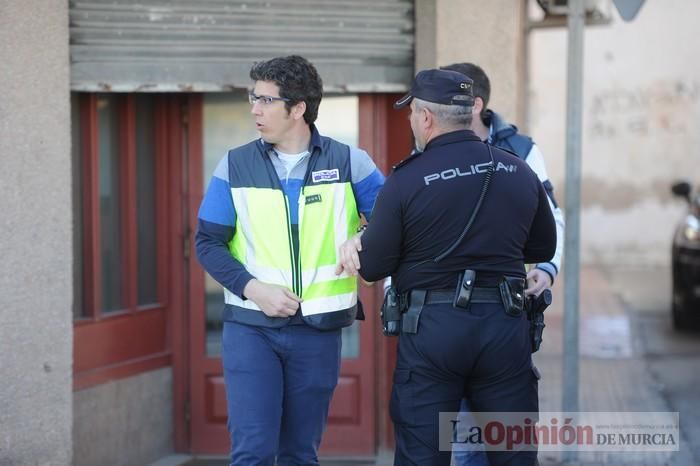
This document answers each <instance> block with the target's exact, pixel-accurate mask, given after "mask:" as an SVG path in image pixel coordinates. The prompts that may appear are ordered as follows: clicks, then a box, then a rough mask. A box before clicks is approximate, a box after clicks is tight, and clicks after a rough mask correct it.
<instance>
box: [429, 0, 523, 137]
mask: <svg viewBox="0 0 700 466" xmlns="http://www.w3.org/2000/svg"><path fill="white" fill-rule="evenodd" d="M525 5H526V4H525V2H523V1H521V0H491V1H488V2H485V1H482V0H416V69H417V70H420V69H423V68H432V67H436V66H444V65H449V64H450V63H454V62H465V61H466V62H473V63H476V64H478V65H479V66H481V67H482V68H484V70H485V71H486V73H487V74H488V75H489V78H490V79H491V85H492V88H493V97H492V99H491V104H490V107H492V108H494V109H497V110H498V112H499V113H502V114H503V115H504V116H505V117H506V119H508V120H511V121H513V122H514V123H519V122H521V121H522V119H523V116H524V97H525V96H524V87H523V84H522V83H523V72H522V70H523V67H524V65H525V56H524V41H523V32H522V31H523V21H524V10H525ZM438 25H439V26H438Z"/></svg>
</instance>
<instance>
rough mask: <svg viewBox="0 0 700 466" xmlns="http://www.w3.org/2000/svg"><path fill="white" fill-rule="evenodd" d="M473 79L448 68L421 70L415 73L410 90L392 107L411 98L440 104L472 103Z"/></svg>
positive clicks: (403, 103)
mask: <svg viewBox="0 0 700 466" xmlns="http://www.w3.org/2000/svg"><path fill="white" fill-rule="evenodd" d="M472 83H473V81H472V80H471V79H470V78H468V77H467V76H465V75H463V74H462V73H458V72H456V71H449V70H437V69H430V70H422V71H419V72H418V74H417V75H416V78H415V79H414V80H413V85H412V86H411V91H410V92H409V93H408V94H406V95H405V96H403V97H402V98H400V99H399V100H397V101H396V103H395V104H394V108H397V109H398V108H402V107H405V106H406V105H408V104H410V103H411V100H413V98H414V97H415V98H418V99H421V100H425V101H427V102H433V103H436V104H442V105H463V106H465V107H471V106H472V105H474V94H473V93H472Z"/></svg>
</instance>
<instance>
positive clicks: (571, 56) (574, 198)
mask: <svg viewBox="0 0 700 466" xmlns="http://www.w3.org/2000/svg"><path fill="white" fill-rule="evenodd" d="M568 3H569V17H568V30H569V33H568V36H569V37H568V54H567V76H566V78H567V79H566V81H567V92H566V206H565V208H566V211H565V212H566V231H565V238H564V280H565V283H564V367H563V373H564V392H563V397H562V398H563V400H562V404H563V406H562V410H563V411H564V412H577V411H578V381H579V366H578V356H579V354H578V353H579V348H578V328H579V325H578V324H579V271H580V270H579V262H580V260H579V239H580V238H579V235H580V210H581V130H582V106H583V103H582V101H583V32H584V24H585V16H584V15H585V12H584V0H569V2H568ZM563 459H564V461H565V462H571V461H574V460H575V459H576V452H575V451H571V452H565V454H564V458H563Z"/></svg>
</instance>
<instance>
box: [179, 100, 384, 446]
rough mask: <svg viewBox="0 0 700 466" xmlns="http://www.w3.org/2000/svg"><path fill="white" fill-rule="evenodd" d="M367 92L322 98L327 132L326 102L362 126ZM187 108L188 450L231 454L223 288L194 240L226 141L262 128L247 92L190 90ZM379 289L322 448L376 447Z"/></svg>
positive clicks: (345, 364)
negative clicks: (223, 345) (199, 255)
mask: <svg viewBox="0 0 700 466" xmlns="http://www.w3.org/2000/svg"><path fill="white" fill-rule="evenodd" d="M364 98H366V97H353V96H350V97H338V98H337V99H335V100H334V98H333V97H327V98H324V102H323V103H322V107H321V111H320V116H319V122H318V125H319V129H320V130H321V131H322V133H324V134H328V133H329V132H330V133H331V134H329V135H332V130H333V128H332V127H331V125H332V124H333V120H334V117H333V116H332V115H327V116H326V120H325V121H326V122H325V123H322V122H321V119H322V117H323V111H324V105H326V107H325V108H326V109H331V110H332V109H333V106H334V105H335V106H339V108H338V109H336V110H337V111H338V112H340V111H342V112H343V114H344V115H345V117H347V113H348V110H347V106H348V105H350V106H352V105H354V106H355V107H356V108H355V110H354V112H355V113H354V115H355V119H356V122H355V123H356V125H357V126H358V127H359V121H357V120H359V109H360V108H361V106H362V99H364ZM344 99H345V100H344ZM348 99H350V100H348ZM352 99H354V101H353V100H352ZM353 102H354V103H353ZM341 107H342V108H341ZM188 111H189V118H188V120H187V121H188V134H189V138H191V140H190V141H189V143H188V147H189V148H190V149H189V151H188V158H189V161H188V163H187V170H186V171H187V175H186V185H187V191H188V195H187V197H186V198H187V202H188V205H187V211H188V216H189V218H190V238H191V244H192V246H191V247H190V254H189V256H190V258H191V259H190V265H189V284H188V288H189V289H188V295H189V301H188V302H189V309H188V319H189V322H188V335H187V336H188V340H189V350H188V361H187V366H188V367H189V371H188V372H189V376H188V382H189V387H188V390H187V392H188V393H187V395H186V398H188V399H189V436H190V441H189V444H190V445H189V447H190V448H189V449H190V450H191V451H192V452H193V453H199V454H227V453H228V450H229V437H228V430H227V428H226V420H227V411H226V391H225V389H224V379H223V374H222V368H221V360H220V357H219V354H220V334H221V327H222V325H221V320H220V314H221V309H222V308H223V293H222V292H221V287H220V286H219V285H218V284H217V283H216V282H214V281H213V280H212V279H211V278H210V277H208V276H207V275H206V274H205V272H204V270H203V269H202V268H201V267H200V266H199V264H198V263H197V261H196V260H195V259H194V257H195V255H194V248H193V241H192V240H193V235H194V231H195V228H196V217H197V210H198V208H199V203H200V201H201V198H202V195H203V193H204V189H205V186H206V183H208V180H209V178H210V177H211V173H212V172H213V169H214V167H215V165H216V163H217V162H218V160H219V159H220V158H221V157H223V156H224V154H225V151H226V150H227V149H228V148H230V147H235V146H237V145H240V144H243V143H245V142H248V141H249V140H251V139H253V138H255V137H257V135H256V133H255V128H254V126H253V120H252V118H251V117H250V115H249V114H248V112H249V104H248V103H247V96H246V95H245V93H244V92H240V93H235V92H234V93H230V94H229V93H227V94H206V95H200V96H195V97H192V98H191V99H190V107H189V109H188ZM352 111H353V110H352V109H350V112H352ZM335 115H336V118H335V119H336V120H337V114H335ZM365 123H366V122H365ZM322 124H324V125H326V128H323V127H322V126H321V125H322ZM347 126H348V125H343V127H342V128H340V129H339V133H342V134H346V133H347V131H348V128H347ZM358 133H359V131H358ZM195 141H199V143H195ZM376 294H377V291H376V287H363V289H362V290H361V291H360V296H361V299H362V301H363V303H364V305H365V313H366V314H367V321H366V322H364V323H359V322H357V323H356V324H355V325H353V326H351V327H349V328H347V329H344V331H343V353H342V356H343V359H342V365H341V374H340V379H339V382H338V386H337V388H336V391H335V394H334V397H333V401H332V404H331V408H330V413H329V420H328V426H327V429H326V433H325V435H324V438H323V443H322V445H321V454H323V455H332V456H346V455H352V456H357V455H362V456H369V455H373V454H374V453H375V450H376V437H377V436H376V428H375V425H376V418H375V414H376V410H377V405H376V390H375V385H376V384H375V358H376V355H375V341H376V338H377V328H378V325H379V324H378V322H377V308H378V300H377V297H376Z"/></svg>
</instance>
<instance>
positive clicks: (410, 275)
mask: <svg viewBox="0 0 700 466" xmlns="http://www.w3.org/2000/svg"><path fill="white" fill-rule="evenodd" d="M491 149H492V153H493V158H494V161H495V171H494V172H493V176H492V178H491V183H490V186H489V188H488V191H487V193H486V195H485V197H484V200H483V203H482V205H481V208H480V210H479V212H478V213H477V216H476V218H475V220H474V223H473V224H472V226H471V228H470V230H469V232H468V233H467V235H466V237H465V238H464V239H463V240H462V241H461V242H460V243H459V245H458V246H457V248H456V249H455V250H454V251H453V252H452V253H451V254H450V255H448V256H447V257H445V258H444V259H443V260H442V261H440V262H438V263H435V262H433V261H432V260H431V259H433V258H435V257H436V256H438V255H439V254H441V253H442V252H443V251H445V250H446V249H448V248H449V247H450V246H451V245H452V244H453V243H454V242H455V240H456V239H457V238H458V237H459V235H460V234H461V233H462V231H463V230H464V227H465V225H466V224H467V221H468V220H469V218H470V216H471V214H472V211H473V210H474V208H475V206H476V204H477V201H478V199H479V195H480V193H481V189H482V185H483V181H484V177H485V175H486V172H487V168H488V164H489V162H490V157H489V152H488V148H487V145H486V144H485V143H483V142H482V141H481V140H480V139H479V138H478V136H476V135H475V134H474V133H473V132H472V131H468V130H464V131H454V132H450V133H446V134H442V135H440V136H438V137H436V138H434V139H432V140H431V141H430V142H429V143H428V144H427V145H426V147H425V150H424V151H423V152H420V153H417V154H414V155H412V156H410V157H409V158H407V159H406V160H404V161H403V162H401V163H400V164H399V165H397V166H396V167H395V168H394V171H393V173H392V174H391V175H390V176H389V177H388V178H387V180H386V183H385V185H384V187H383V188H382V190H381V191H380V193H379V196H378V197H377V201H376V204H375V207H374V213H373V216H372V221H371V222H370V223H369V225H368V228H367V229H366V230H365V232H364V234H363V235H362V239H361V241H362V251H361V252H360V264H361V268H360V270H359V272H360V275H361V276H362V278H364V279H365V280H367V281H376V280H379V279H381V278H384V277H386V276H389V275H391V276H392V283H393V285H394V287H395V288H396V289H397V290H398V291H399V292H406V291H410V290H412V289H428V290H430V289H432V290H435V289H451V288H454V287H455V286H456V285H457V281H458V278H459V274H460V272H462V271H463V270H464V269H474V270H477V276H478V272H479V271H481V272H487V273H486V274H484V275H491V274H492V273H493V274H504V275H511V276H520V277H525V264H526V263H528V264H530V263H538V262H546V261H548V260H550V259H551V258H552V256H553V255H554V252H555V248H556V228H555V223H554V218H553V217H552V211H551V209H550V207H549V204H548V201H547V194H546V192H545V190H544V188H543V186H542V183H541V182H540V181H539V179H538V178H537V175H536V174H535V173H534V172H533V171H532V170H531V169H530V167H529V166H528V165H527V163H526V162H524V161H523V160H521V159H519V158H518V157H516V156H515V155H513V154H512V153H509V152H506V151H504V150H501V149H499V148H496V147H492V148H491Z"/></svg>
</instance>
